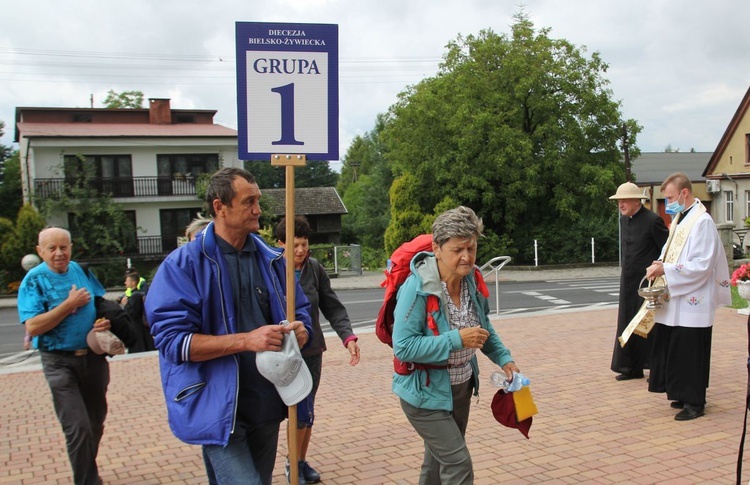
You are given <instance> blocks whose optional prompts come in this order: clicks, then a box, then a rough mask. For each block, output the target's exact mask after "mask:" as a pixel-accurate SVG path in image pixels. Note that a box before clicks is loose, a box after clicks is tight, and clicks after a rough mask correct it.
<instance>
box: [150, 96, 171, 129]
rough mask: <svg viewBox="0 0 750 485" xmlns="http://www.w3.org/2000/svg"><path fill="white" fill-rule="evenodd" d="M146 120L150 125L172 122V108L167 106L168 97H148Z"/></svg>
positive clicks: (169, 123)
mask: <svg viewBox="0 0 750 485" xmlns="http://www.w3.org/2000/svg"><path fill="white" fill-rule="evenodd" d="M148 122H149V123H151V124H152V125H171V124H172V110H171V109H170V108H169V98H149V100H148Z"/></svg>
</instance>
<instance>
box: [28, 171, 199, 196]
mask: <svg viewBox="0 0 750 485" xmlns="http://www.w3.org/2000/svg"><path fill="white" fill-rule="evenodd" d="M70 183H71V182H70V181H69V180H67V179H65V178H37V179H34V193H35V194H36V196H37V197H41V198H57V197H61V196H62V195H63V194H64V193H65V190H66V188H67V187H68V186H69V185H70ZM89 186H90V187H91V188H92V189H94V190H97V191H98V192H100V193H103V194H111V195H112V197H158V196H163V195H196V193H195V177H188V176H181V177H175V176H169V177H129V178H96V179H91V180H89Z"/></svg>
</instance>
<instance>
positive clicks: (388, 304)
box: [375, 234, 489, 386]
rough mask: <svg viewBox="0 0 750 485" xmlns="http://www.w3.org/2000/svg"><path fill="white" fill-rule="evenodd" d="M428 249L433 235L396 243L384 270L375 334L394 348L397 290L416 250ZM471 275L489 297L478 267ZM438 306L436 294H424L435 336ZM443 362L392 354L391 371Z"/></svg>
mask: <svg viewBox="0 0 750 485" xmlns="http://www.w3.org/2000/svg"><path fill="white" fill-rule="evenodd" d="M423 251H427V252H432V234H422V235H421V236H417V237H415V238H414V239H412V240H411V241H408V242H405V243H404V244H402V245H401V246H399V247H398V248H397V249H396V250H395V251H394V252H393V254H392V255H391V263H390V265H389V266H388V268H387V269H386V270H385V281H383V282H382V283H381V284H380V286H381V287H383V288H385V296H384V297H383V305H381V307H380V311H379V312H378V318H377V320H375V334H376V335H377V336H378V338H379V339H380V341H381V342H383V343H384V344H388V345H389V346H391V347H393V338H392V335H393V323H394V321H393V311H394V310H395V309H396V296H397V294H398V289H399V288H401V285H402V284H404V281H406V278H408V277H409V275H410V274H411V260H412V259H414V256H416V255H417V253H420V252H423ZM474 278H475V279H476V282H477V289H478V290H479V291H480V293H481V294H482V295H484V296H485V297H488V296H489V291H488V289H487V285H486V284H485V282H484V278H482V273H481V272H480V271H479V269H478V268H474ZM439 309H440V300H439V299H438V297H437V296H435V295H428V296H427V308H426V313H427V327H428V328H430V330H432V333H433V334H434V335H438V328H437V324H436V323H435V318H434V317H433V316H432V314H433V313H434V312H436V311H438V310H439ZM445 368H447V366H445V365H432V364H416V363H414V362H401V361H400V360H398V359H397V358H396V356H393V370H394V371H395V372H396V374H400V375H409V374H411V373H412V372H414V371H416V370H426V369H445ZM426 385H428V386H429V385H430V378H429V375H428V376H427V382H426Z"/></svg>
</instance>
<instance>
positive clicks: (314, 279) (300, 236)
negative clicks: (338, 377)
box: [275, 216, 359, 484]
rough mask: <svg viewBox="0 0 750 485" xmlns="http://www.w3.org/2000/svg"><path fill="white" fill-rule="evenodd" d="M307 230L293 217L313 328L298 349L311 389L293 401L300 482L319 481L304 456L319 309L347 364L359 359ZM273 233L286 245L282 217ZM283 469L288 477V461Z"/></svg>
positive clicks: (317, 370) (316, 372)
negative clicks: (346, 356)
mask: <svg viewBox="0 0 750 485" xmlns="http://www.w3.org/2000/svg"><path fill="white" fill-rule="evenodd" d="M311 233H312V229H311V228H310V224H309V223H308V222H307V219H305V218H304V217H302V216H297V217H295V218H294V246H293V247H292V251H293V257H294V271H295V274H296V275H297V280H298V281H299V284H300V286H301V287H302V290H303V291H304V292H305V296H307V299H308V300H310V307H311V308H310V317H311V319H312V324H313V330H314V331H313V340H312V342H311V343H310V345H309V346H308V347H307V348H306V349H305V350H304V351H303V352H302V358H303V359H304V360H305V363H306V364H307V367H308V368H309V369H310V373H311V374H312V378H313V389H312V392H310V395H309V396H308V397H307V399H305V400H304V401H302V402H300V403H299V404H298V405H297V415H298V419H297V447H298V455H297V456H298V457H299V463H298V466H299V475H298V476H299V483H300V484H302V483H316V482H319V481H320V474H319V473H318V472H317V471H315V469H314V468H312V467H311V466H310V465H309V463H307V459H306V456H307V448H308V446H309V444H310V436H311V435H312V425H313V421H314V407H315V394H316V393H317V392H318V385H319V384H320V374H321V368H322V364H323V352H325V350H326V342H325V338H324V337H323V331H322V329H321V327H320V312H323V315H324V316H325V317H326V319H327V320H328V321H329V322H330V324H331V327H332V328H333V330H334V331H335V332H336V334H337V335H338V336H339V338H340V339H341V342H342V343H343V344H344V347H346V349H347V350H348V352H349V354H350V360H349V364H350V365H353V366H354V365H357V363H358V362H359V346H358V345H357V336H356V335H354V332H353V331H352V325H351V321H350V320H349V315H348V314H347V312H346V308H345V307H344V305H343V304H342V303H341V301H340V300H339V298H338V296H336V293H335V292H334V291H333V288H331V280H330V279H329V278H328V273H326V270H325V268H323V267H322V266H321V265H320V263H319V262H318V261H317V260H315V259H314V258H311V257H310V245H309V238H310V234H311ZM275 236H276V239H277V240H278V245H279V246H280V247H286V244H285V242H286V219H282V220H281V222H279V224H278V225H277V226H276V231H275ZM286 473H287V478H288V477H289V464H288V463H287V467H286Z"/></svg>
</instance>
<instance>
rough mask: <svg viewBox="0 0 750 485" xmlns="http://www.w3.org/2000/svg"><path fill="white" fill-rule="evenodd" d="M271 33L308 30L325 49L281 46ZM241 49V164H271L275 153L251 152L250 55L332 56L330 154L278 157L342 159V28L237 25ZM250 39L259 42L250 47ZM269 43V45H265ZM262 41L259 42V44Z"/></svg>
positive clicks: (308, 25) (309, 46)
mask: <svg viewBox="0 0 750 485" xmlns="http://www.w3.org/2000/svg"><path fill="white" fill-rule="evenodd" d="M270 30H291V31H294V30H304V31H305V35H306V38H308V39H311V38H312V39H323V40H324V41H325V45H315V43H310V45H297V44H293V45H285V44H284V43H283V42H282V43H279V42H277V40H278V36H270V35H269V31H270ZM235 35H236V46H237V126H238V133H237V141H238V157H239V158H240V159H241V160H269V161H270V159H271V155H272V153H257V152H252V153H251V152H248V138H247V137H248V132H247V130H248V115H249V114H248V112H247V93H248V85H247V77H246V73H247V62H246V59H247V52H248V51H271V52H287V51H292V52H326V53H328V67H329V69H328V120H327V123H328V150H327V151H326V152H325V153H309V152H305V151H304V150H300V149H289V148H285V149H281V148H280V149H279V151H278V152H275V153H291V154H301V155H306V156H307V159H308V160H328V161H330V160H338V159H339V126H338V125H339V43H338V38H339V27H338V25H336V24H299V23H270V22H237V23H236V25H235ZM249 39H254V40H255V41H256V42H253V43H250V42H249ZM264 39H265V41H264ZM258 41H259V42H258Z"/></svg>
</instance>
